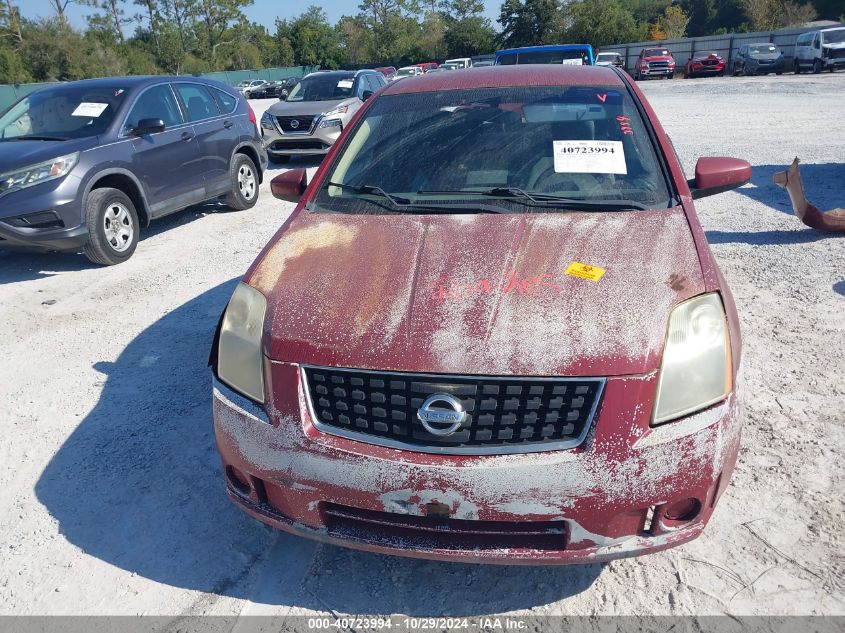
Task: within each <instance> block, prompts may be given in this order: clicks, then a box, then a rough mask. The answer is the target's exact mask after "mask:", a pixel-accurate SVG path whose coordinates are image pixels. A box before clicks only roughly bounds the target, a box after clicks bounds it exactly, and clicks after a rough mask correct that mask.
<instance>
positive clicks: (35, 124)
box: [0, 77, 267, 265]
mask: <svg viewBox="0 0 845 633" xmlns="http://www.w3.org/2000/svg"><path fill="white" fill-rule="evenodd" d="M266 167H267V155H266V153H265V152H264V150H263V147H262V143H261V137H260V135H259V133H258V128H257V126H256V119H255V114H254V113H253V111H252V109H251V108H250V107H249V105H248V104H247V102H246V100H245V99H244V98H243V96H242V94H239V93H238V92H237V91H235V90H234V89H232V88H231V87H229V86H227V85H225V84H222V83H219V82H216V81H211V80H207V79H200V78H195V77H118V78H111V79H91V80H85V81H75V82H69V83H60V84H55V85H51V86H49V87H46V88H42V89H40V90H37V91H35V92H32V93H30V94H29V95H27V96H25V97H23V98H22V99H20V100H19V101H17V102H16V103H14V104H13V105H12V106H10V107H9V108H8V109H7V110H6V111H5V112H4V113H2V114H0V248H4V249H14V248H25V249H37V250H56V251H79V250H82V251H83V252H84V253H85V255H86V256H87V257H88V259H90V260H91V261H92V262H95V263H98V264H103V265H112V264H118V263H121V262H123V261H126V260H127V259H129V258H130V257H131V256H132V254H133V253H134V251H135V247H136V246H137V244H138V237H139V234H140V230H141V229H142V228H144V227H146V226H147V225H148V224H149V223H150V222H151V221H152V220H155V219H158V218H160V217H162V216H165V215H168V214H170V213H173V212H175V211H179V210H180V209H184V208H185V207H188V206H191V205H194V204H198V203H200V202H204V201H207V200H212V199H215V198H218V197H221V196H222V197H224V199H225V202H226V204H227V205H228V206H229V207H230V208H232V209H238V210H240V209H248V208H250V207H252V206H253V205H255V203H256V201H257V200H258V190H259V184H260V183H261V181H262V178H263V175H264V172H265V170H266Z"/></svg>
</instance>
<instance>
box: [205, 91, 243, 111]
mask: <svg viewBox="0 0 845 633" xmlns="http://www.w3.org/2000/svg"><path fill="white" fill-rule="evenodd" d="M211 94H213V95H214V99H215V101H217V106H218V107H219V108H220V112H222V113H224V114H229V113H230V112H233V111H234V110H235V105H237V103H238V100H237V98H236V97H234V96H232V95H230V94H229V93H228V92H224V91H223V90H218V89H217V88H212V89H211Z"/></svg>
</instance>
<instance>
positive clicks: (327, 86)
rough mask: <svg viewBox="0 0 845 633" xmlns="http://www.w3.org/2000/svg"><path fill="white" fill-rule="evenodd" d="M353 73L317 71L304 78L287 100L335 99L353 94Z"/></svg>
mask: <svg viewBox="0 0 845 633" xmlns="http://www.w3.org/2000/svg"><path fill="white" fill-rule="evenodd" d="M354 83H355V77H354V76H353V75H351V74H350V75H336V74H328V73H327V74H322V73H317V74H314V75H310V76H308V77H305V78H304V79H302V80H301V81H300V82H299V83H298V84H296V86H295V87H294V88H293V90H291V92H290V94H289V95H288V98H287V100H288V101H289V102H296V101H335V100H338V99H348V98H349V97H351V96H352V94H353V93H352V86H353V85H354Z"/></svg>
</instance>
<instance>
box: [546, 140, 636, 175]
mask: <svg viewBox="0 0 845 633" xmlns="http://www.w3.org/2000/svg"><path fill="white" fill-rule="evenodd" d="M552 145H553V150H552V151H553V155H554V162H555V171H556V172H557V173H559V174H627V173H628V166H627V165H626V164H625V150H624V149H623V147H622V141H553V142H552Z"/></svg>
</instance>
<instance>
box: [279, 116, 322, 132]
mask: <svg viewBox="0 0 845 633" xmlns="http://www.w3.org/2000/svg"><path fill="white" fill-rule="evenodd" d="M276 120H277V121H278V122H279V127H280V128H282V132H285V133H288V134H290V133H303V132H305V133H307V132H308V131H309V130H310V129H311V124H312V123H313V122H314V116H313V115H311V116H277V117H276ZM294 121H296V123H294ZM294 126H295V127H294Z"/></svg>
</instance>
